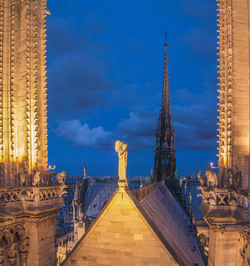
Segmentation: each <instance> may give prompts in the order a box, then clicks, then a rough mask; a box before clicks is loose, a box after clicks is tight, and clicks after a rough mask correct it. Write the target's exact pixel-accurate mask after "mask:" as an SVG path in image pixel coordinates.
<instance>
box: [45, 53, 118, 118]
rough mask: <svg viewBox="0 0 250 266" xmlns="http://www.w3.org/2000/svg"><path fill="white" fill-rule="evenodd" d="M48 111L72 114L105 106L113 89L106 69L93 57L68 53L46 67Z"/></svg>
mask: <svg viewBox="0 0 250 266" xmlns="http://www.w3.org/2000/svg"><path fill="white" fill-rule="evenodd" d="M48 81H49V83H48V84H49V89H50V94H49V108H50V110H51V111H54V112H61V113H67V112H69V110H70V111H71V113H74V112H75V111H77V110H85V109H88V108H91V107H95V106H98V105H101V104H102V103H104V104H105V101H104V99H105V96H107V94H108V92H110V91H112V90H113V89H114V88H115V85H114V84H113V83H112V82H111V81H110V80H108V78H107V74H106V72H105V67H104V66H103V65H102V64H101V63H100V62H99V61H98V60H97V59H96V58H94V57H92V56H90V55H86V54H80V53H77V54H71V55H68V56H64V57H61V58H59V59H58V60H56V61H55V62H54V63H53V65H51V66H50V68H49V80H48Z"/></svg>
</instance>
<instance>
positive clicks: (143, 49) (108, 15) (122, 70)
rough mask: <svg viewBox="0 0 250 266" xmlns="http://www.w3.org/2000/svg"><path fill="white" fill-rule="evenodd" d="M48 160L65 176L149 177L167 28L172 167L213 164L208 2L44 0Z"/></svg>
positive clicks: (212, 39)
mask: <svg viewBox="0 0 250 266" xmlns="http://www.w3.org/2000/svg"><path fill="white" fill-rule="evenodd" d="M48 8H49V9H50V11H51V15H50V16H49V17H48V53H47V56H48V116H49V119H48V129H49V163H50V164H55V165H56V166H57V170H58V171H60V170H66V172H67V173H68V174H70V175H77V174H82V173H83V164H84V163H86V164H87V168H88V174H89V175H92V176H94V175H117V154H116V152H115V151H114V142H115V140H116V139H120V140H123V141H126V142H128V147H129V155H128V175H129V176H134V175H149V173H150V170H151V168H153V164H154V146H155V138H154V134H155V127H156V123H157V119H158V114H159V109H160V103H161V90H162V72H163V54H164V46H163V45H164V31H165V28H167V32H168V34H167V41H168V54H169V76H170V96H171V106H172V111H173V118H174V125H175V130H176V150H177V152H176V157H177V169H178V172H179V174H180V175H193V174H196V173H197V172H198V170H199V169H204V168H206V167H207V166H208V164H209V162H210V161H214V162H215V161H216V122H217V120H216V116H217V113H216V109H217V105H216V104H217V99H216V94H217V85H216V83H217V80H216V76H217V74H216V71H217V68H216V65H217V58H216V42H217V39H216V30H217V28H216V1H211V0H175V1H170V0H165V1H163V0H144V1H142V0H133V1H132V0H127V1H120V0H116V1H115V0H108V1H103V0H92V1H83V0H74V1H69V0H48Z"/></svg>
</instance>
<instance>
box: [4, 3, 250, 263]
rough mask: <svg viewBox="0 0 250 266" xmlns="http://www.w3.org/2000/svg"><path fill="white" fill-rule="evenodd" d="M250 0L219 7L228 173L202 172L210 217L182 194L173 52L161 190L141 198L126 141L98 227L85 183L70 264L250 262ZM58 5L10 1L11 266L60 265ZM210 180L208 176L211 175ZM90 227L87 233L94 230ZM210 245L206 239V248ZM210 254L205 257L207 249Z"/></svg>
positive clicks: (222, 165) (223, 160) (222, 164)
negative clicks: (50, 31)
mask: <svg viewBox="0 0 250 266" xmlns="http://www.w3.org/2000/svg"><path fill="white" fill-rule="evenodd" d="M249 1H250V0H219V1H218V61H219V65H218V74H219V83H218V120H219V121H218V173H216V172H215V171H214V170H215V169H213V167H212V168H207V169H204V170H203V169H202V171H200V172H199V173H198V179H199V182H200V185H199V190H200V196H201V198H202V204H201V206H200V209H201V211H202V213H203V215H204V221H203V223H202V224H198V223H196V222H195V221H193V220H192V219H190V217H189V216H188V214H187V213H186V212H185V210H184V208H183V207H182V205H181V203H180V201H179V199H178V193H176V192H177V190H176V189H177V187H176V159H175V132H174V122H173V119H172V114H171V107H170V96H169V91H170V87H169V81H168V57H167V44H166V43H165V57H164V71H163V89H162V105H161V110H160V116H159V121H158V125H157V131H156V148H155V166H154V173H153V182H152V184H150V185H148V186H145V187H141V188H138V189H131V188H130V187H129V185H128V180H127V176H126V169H127V156H128V152H127V146H128V145H129V143H123V142H121V141H117V142H116V144H115V147H114V149H115V151H116V152H117V154H118V163H119V166H118V176H119V180H118V181H117V184H116V187H115V189H114V192H113V194H112V195H111V197H110V198H109V200H108V201H107V202H106V203H105V204H104V206H102V209H101V210H100V212H99V214H98V215H97V217H96V218H95V219H93V221H91V224H90V225H88V226H86V223H87V219H86V217H85V216H84V213H83V204H82V202H83V197H84V193H85V191H84V185H83V184H84V182H86V180H87V175H86V168H85V175H84V176H85V177H84V179H83V184H81V188H79V186H78V183H77V184H76V185H75V186H76V188H75V195H74V198H73V202H72V205H73V222H74V236H73V239H74V241H73V244H74V246H73V245H72V247H71V250H70V252H69V253H68V254H62V255H61V260H60V261H59V262H60V265H69V266H70V265H72V266H73V265H79V266H80V265H181V266H183V265H187V266H189V265H193V266H194V265H209V266H241V265H242V266H246V265H250V247H249V242H250V230H249V229H250V228H249V225H250V196H249V191H250V90H249V87H250V77H249V71H250V55H249V53H250V33H249V25H250V5H249ZM48 14H50V12H49V10H48V9H47V0H0V265H3V266H5V265H6V266H8V265H17V266H25V265H27V266H36V265H37V266H53V265H56V263H57V262H56V247H55V243H56V237H55V236H56V216H57V215H58V210H59V208H60V207H62V205H63V199H62V195H63V194H64V193H65V178H66V173H65V172H61V173H58V174H57V175H56V174H55V173H54V172H52V169H51V167H49V166H48V156H47V149H48V147H47V72H46V46H47V44H46V39H47V36H46V17H47V15H48ZM203 174H204V175H203ZM85 229H86V230H85ZM201 236H204V238H205V242H202V241H201V239H202V238H201ZM204 243H205V246H206V250H205V249H204V245H203V244H204Z"/></svg>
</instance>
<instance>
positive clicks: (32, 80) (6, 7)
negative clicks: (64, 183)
mask: <svg viewBox="0 0 250 266" xmlns="http://www.w3.org/2000/svg"><path fill="white" fill-rule="evenodd" d="M47 12H48V10H47V9H46V0H34V1H30V0H24V1H21V0H7V1H6V0H1V1H0V125H1V126H0V143H1V146H0V162H1V173H0V185H1V186H18V185H20V175H25V176H26V179H27V180H25V182H26V183H27V184H30V183H31V178H30V177H31V175H32V174H33V173H34V171H35V170H39V171H40V173H41V174H42V175H44V173H45V172H46V169H47V81H46V79H47V78H46V15H47Z"/></svg>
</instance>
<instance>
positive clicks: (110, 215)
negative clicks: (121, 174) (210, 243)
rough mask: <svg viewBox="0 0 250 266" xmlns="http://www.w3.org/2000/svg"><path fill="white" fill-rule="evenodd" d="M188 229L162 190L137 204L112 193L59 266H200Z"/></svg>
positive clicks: (130, 196)
mask: <svg viewBox="0 0 250 266" xmlns="http://www.w3.org/2000/svg"><path fill="white" fill-rule="evenodd" d="M189 229H190V222H189V219H188V217H187V216H186V214H185V212H184V211H183V210H182V208H181V207H180V206H179V205H178V203H177V202H176V200H175V199H174V197H173V196H172V194H171V193H170V192H169V191H168V189H167V188H166V187H165V186H164V185H158V186H156V188H155V189H153V191H152V190H149V194H148V195H147V196H146V197H144V198H143V199H142V200H141V201H139V200H137V198H136V197H135V194H134V193H133V192H132V191H130V190H129V189H127V190H125V191H123V192H121V191H120V190H119V189H117V190H116V191H115V193H114V194H113V196H112V197H111V199H110V200H109V202H108V203H107V204H106V205H105V207H104V208H103V210H102V211H101V213H100V214H99V215H98V216H97V218H96V219H95V221H94V222H93V224H92V225H91V226H90V228H89V229H88V231H87V232H86V234H85V235H84V236H83V237H82V239H81V240H80V241H79V242H78V244H77V245H76V247H75V248H74V249H73V250H72V252H71V253H70V255H69V256H68V258H67V259H66V261H65V262H64V263H63V265H82V264H83V263H89V264H91V265H93V264H95V265H135V264H136V263H141V264H143V265H151V264H153V263H156V264H157V265H193V263H197V264H198V265H204V262H203V259H202V256H201V253H200V251H199V248H198V244H197V242H196V240H195V237H194V236H193V234H192V233H191V232H189V231H190V230H189ZM114 263H115V264H114Z"/></svg>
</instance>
